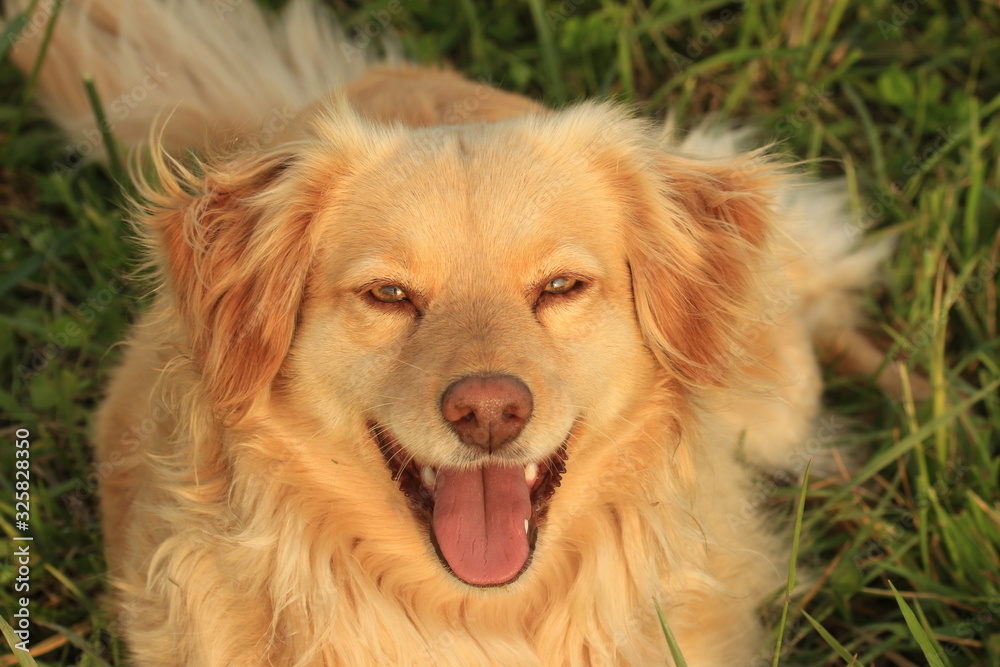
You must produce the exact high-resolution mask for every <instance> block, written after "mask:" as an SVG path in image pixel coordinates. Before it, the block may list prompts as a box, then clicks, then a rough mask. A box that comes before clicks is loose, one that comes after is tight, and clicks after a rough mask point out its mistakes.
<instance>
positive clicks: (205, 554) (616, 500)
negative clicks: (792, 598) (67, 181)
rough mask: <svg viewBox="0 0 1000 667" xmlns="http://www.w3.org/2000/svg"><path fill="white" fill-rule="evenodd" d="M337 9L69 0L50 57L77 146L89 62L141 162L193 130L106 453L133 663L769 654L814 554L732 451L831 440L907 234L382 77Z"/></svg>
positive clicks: (698, 146) (758, 180)
mask: <svg viewBox="0 0 1000 667" xmlns="http://www.w3.org/2000/svg"><path fill="white" fill-rule="evenodd" d="M41 11H44V7H43V8H42V10H41ZM331 25H332V24H331V23H330V22H329V20H328V19H327V17H325V16H322V13H321V12H320V11H319V10H317V9H315V8H312V7H310V6H309V5H307V4H306V3H304V2H294V3H293V4H292V5H291V7H290V8H289V9H288V10H287V12H286V13H285V14H284V15H283V17H282V18H281V19H280V20H278V21H276V22H274V23H273V24H268V23H267V22H266V21H265V19H264V18H263V16H262V15H261V14H260V13H259V11H258V10H257V9H255V8H254V6H253V3H250V2H244V3H242V4H240V3H215V4H212V3H208V2H198V1H196V0H93V1H92V2H90V3H86V4H83V3H81V4H75V3H72V2H71V3H69V4H67V6H66V7H65V8H64V9H63V15H62V16H61V17H60V19H59V23H58V24H57V28H56V30H55V33H54V37H53V41H52V44H51V47H50V49H49V53H48V57H47V60H46V66H45V67H44V68H43V69H42V74H41V78H40V91H41V96H42V100H43V102H44V103H45V104H46V105H47V108H48V109H49V111H50V112H51V114H52V116H53V117H54V118H55V119H56V120H57V121H58V122H59V123H60V124H61V125H62V126H63V127H64V128H65V129H66V130H67V132H68V133H69V136H70V137H71V138H78V137H80V136H92V135H93V133H95V132H96V131H97V130H96V128H95V126H94V121H93V120H92V119H91V114H90V111H89V107H88V103H87V100H86V97H85V96H84V93H83V90H82V88H81V87H80V85H79V73H80V72H81V71H82V70H84V69H87V70H89V71H90V72H92V73H93V75H94V80H95V82H96V84H97V89H98V91H99V92H100V93H101V94H102V96H103V98H104V99H105V103H106V107H107V108H108V109H109V110H112V114H111V115H109V122H110V123H111V124H112V126H113V127H112V128H111V129H112V130H113V131H114V133H115V134H116V135H117V136H118V137H119V139H121V140H122V141H123V142H125V143H126V144H128V145H135V144H138V143H139V142H141V141H142V140H143V139H144V138H145V137H147V136H148V135H149V132H150V128H151V127H153V126H154V125H157V122H156V120H157V117H158V114H163V115H164V117H165V116H170V118H169V120H166V121H165V122H163V123H160V124H159V125H161V126H162V129H161V130H160V132H159V134H158V135H155V137H154V139H155V141H156V142H158V144H159V145H160V146H161V147H163V148H164V151H161V150H154V152H153V162H154V163H155V164H154V166H155V173H154V174H153V175H152V176H150V177H149V179H148V181H145V182H144V183H143V184H141V187H140V190H141V204H139V206H138V211H137V213H136V216H135V225H136V229H138V231H139V233H140V235H141V236H142V237H143V239H144V240H145V242H146V244H147V246H148V251H149V258H150V259H151V261H152V263H153V264H154V265H155V266H156V268H157V269H158V271H159V276H160V279H159V282H158V287H157V295H156V298H155V303H154V304H153V306H152V308H151V310H150V312H147V313H145V314H144V315H143V316H142V318H141V320H140V321H139V322H138V324H137V325H136V326H135V327H134V330H133V332H132V334H131V336H130V337H129V340H128V343H127V346H126V352H125V355H124V356H125V358H124V362H123V363H122V365H121V367H120V368H118V370H117V371H116V372H115V374H114V377H113V381H112V383H111V386H110V388H109V391H108V397H107V400H106V402H105V403H104V405H103V407H102V408H101V410H100V413H99V416H98V420H97V429H96V438H95V440H96V443H97V456H98V459H99V461H100V463H101V465H100V468H99V470H101V471H102V474H103V475H104V479H103V485H102V490H101V507H102V511H103V515H104V531H105V537H106V545H107V556H108V561H109V566H110V575H111V579H112V581H113V583H114V586H115V588H116V595H115V608H116V614H117V618H118V620H119V622H120V625H119V626H118V627H119V629H120V630H121V632H122V633H123V634H124V636H125V638H126V641H127V643H128V646H129V649H130V651H131V655H132V659H133V660H134V662H135V664H138V665H186V666H189V665H225V666H230V665H240V666H241V665H300V666H304V665H333V664H342V665H424V664H426V665H461V666H463V667H467V666H469V665H518V666H522V665H647V664H662V663H663V662H664V661H668V660H669V657H668V656H669V651H668V646H667V643H666V640H665V639H664V636H663V632H662V630H661V628H660V624H659V621H658V619H657V616H656V613H655V607H654V601H656V602H657V603H658V604H659V605H660V606H661V607H662V609H663V610H664V612H665V616H666V619H667V621H668V624H669V627H670V628H671V629H672V630H673V632H674V634H675V635H676V637H677V638H678V642H679V644H680V647H681V649H682V651H683V653H684V654H685V656H686V658H687V662H688V664H690V665H710V666H719V665H734V664H747V663H748V661H749V660H750V659H751V658H752V656H753V654H754V652H755V651H756V650H758V649H759V642H760V640H761V628H760V623H759V622H758V620H757V613H758V608H759V606H760V605H761V604H762V602H763V601H764V600H765V598H766V596H767V595H768V593H770V592H772V591H774V590H775V589H776V588H777V587H778V586H779V585H780V584H781V582H782V581H783V580H784V577H785V572H786V568H787V565H788V563H787V555H786V543H787V541H788V540H787V537H786V536H783V535H779V534H776V531H774V530H773V529H770V528H768V527H767V526H765V525H763V521H762V517H760V516H758V515H757V514H758V512H757V509H756V508H755V507H754V505H753V504H752V503H751V502H750V500H749V489H750V484H751V480H752V479H753V475H752V471H751V469H748V468H747V466H746V462H739V461H738V459H741V458H743V457H745V459H746V460H747V461H749V463H751V464H754V465H755V466H757V467H758V468H764V469H772V470H774V469H778V470H784V471H791V472H792V473H795V474H800V473H801V471H802V470H803V468H804V466H805V462H806V461H807V460H808V459H809V458H812V457H815V456H820V455H822V452H818V451H816V447H815V442H816V439H815V438H813V432H814V424H815V421H816V419H817V413H818V406H819V397H820V394H821V390H822V386H821V377H820V371H819V366H818V362H817V357H816V353H815V352H814V344H815V343H820V344H822V345H824V346H825V347H826V348H827V349H835V350H837V351H838V352H844V351H845V350H846V352H847V357H846V360H847V363H853V364H854V365H855V366H856V367H860V368H872V367H874V366H876V365H877V362H878V361H880V359H879V358H878V355H877V354H876V353H875V352H874V350H873V348H871V347H870V346H869V345H868V344H867V343H866V342H865V341H864V339H863V338H861V337H860V336H859V335H858V334H857V333H855V322H856V320H857V316H856V315H855V307H854V305H853V303H852V300H851V298H850V293H851V292H852V291H853V290H856V289H858V288H864V287H865V286H867V284H868V283H869V282H870V280H871V275H872V273H873V270H874V267H875V265H876V264H877V262H878V261H879V260H880V258H881V256H882V253H883V250H882V249H878V248H869V249H861V250H859V249H856V248H854V246H853V243H852V241H851V238H852V235H851V234H850V233H849V216H847V214H846V213H845V204H844V202H845V201H846V198H845V197H844V196H843V195H842V194H841V193H840V191H839V190H838V189H837V188H836V187H835V186H828V185H819V184H806V183H803V182H801V181H798V180H796V179H794V178H793V177H792V176H790V175H789V174H788V173H787V171H788V170H787V169H783V168H782V167H781V166H780V165H779V164H777V163H776V162H775V161H773V160H770V159H768V158H767V157H766V156H765V155H763V154H761V153H751V154H739V153H738V151H737V146H736V136H735V135H734V134H732V133H728V134H727V133H712V132H696V133H694V134H692V135H690V136H689V137H687V138H686V139H685V140H684V141H682V142H677V141H674V140H673V138H672V137H671V136H670V134H669V133H663V132H660V131H658V130H657V129H656V128H654V127H653V126H651V125H650V124H649V123H647V122H645V121H642V120H637V119H636V118H634V117H632V116H631V115H630V114H629V113H627V112H626V111H623V110H622V109H620V108H617V107H615V106H613V105H610V104H599V103H585V104H580V105H578V106H574V107H572V108H568V109H565V110H560V111H550V110H546V109H544V108H543V107H541V106H540V105H538V104H536V103H534V102H532V101H529V100H526V99H524V98H521V97H518V96H515V95H511V94H508V93H503V92H500V91H499V90H496V89H494V88H491V87H489V86H485V85H482V84H478V83H473V82H469V81H466V80H463V79H462V78H461V77H459V76H458V75H456V74H453V73H448V72H443V71H436V70H429V69H420V68H413V67H406V66H399V67H392V66H380V67H367V66H366V65H365V63H364V62H362V59H361V58H360V57H358V56H357V55H356V54H355V53H354V51H352V50H351V49H349V48H343V47H345V46H350V45H349V44H348V42H346V41H345V39H344V38H343V36H341V35H339V34H338V33H337V32H336V30H335V29H334V28H332V27H330V26H331ZM29 37H30V36H26V37H25V39H24V40H23V41H22V43H21V44H19V45H18V47H16V48H15V56H16V57H17V58H18V60H19V62H20V63H22V64H23V65H24V66H25V67H30V64H31V63H32V62H33V58H34V56H35V54H36V53H37V42H38V40H37V39H30V38H29ZM327 89H330V90H333V91H334V92H333V93H331V94H329V95H327V96H325V97H324V91H325V90H327ZM185 148H193V149H196V150H199V151H201V152H202V155H203V157H202V158H201V159H200V160H199V161H198V162H197V164H194V165H188V166H185V165H184V164H182V163H181V162H179V161H177V160H176V159H174V158H173V157H168V156H167V153H172V154H174V155H179V154H181V151H182V150H183V149H185ZM886 382H889V381H888V380H886Z"/></svg>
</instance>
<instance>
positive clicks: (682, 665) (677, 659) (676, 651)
mask: <svg viewBox="0 0 1000 667" xmlns="http://www.w3.org/2000/svg"><path fill="white" fill-rule="evenodd" d="M653 606H654V607H656V615H657V616H659V617H660V627H661V628H663V636H664V637H666V638H667V646H669V647H670V657H672V658H673V659H674V664H675V665H677V667H687V662H686V661H685V660H684V656H683V655H682V654H681V647H680V646H678V645H677V639H675V638H674V633H672V632H671V631H670V627H669V626H668V625H667V619H666V618H665V617H664V616H663V610H662V609H660V603H659V602H657V601H656V598H653Z"/></svg>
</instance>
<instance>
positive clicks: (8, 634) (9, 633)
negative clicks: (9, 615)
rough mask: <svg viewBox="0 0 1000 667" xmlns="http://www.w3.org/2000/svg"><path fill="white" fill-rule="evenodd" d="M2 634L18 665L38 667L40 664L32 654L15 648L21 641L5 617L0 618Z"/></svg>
mask: <svg viewBox="0 0 1000 667" xmlns="http://www.w3.org/2000/svg"><path fill="white" fill-rule="evenodd" d="M0 632H2V633H3V638H4V639H6V640H7V645H8V646H10V650H11V651H12V652H13V653H14V657H15V658H16V659H17V664H19V665H21V667H38V663H37V662H35V659H34V658H32V657H31V654H30V653H28V652H27V651H21V650H18V649H16V648H14V646H16V645H17V643H18V641H20V640H19V638H18V636H17V635H15V634H14V628H12V627H10V623H8V622H7V619H5V618H4V617H3V616H0Z"/></svg>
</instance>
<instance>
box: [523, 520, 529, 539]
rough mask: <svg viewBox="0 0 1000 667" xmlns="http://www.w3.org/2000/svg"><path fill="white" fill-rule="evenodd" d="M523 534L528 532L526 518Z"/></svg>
mask: <svg viewBox="0 0 1000 667" xmlns="http://www.w3.org/2000/svg"><path fill="white" fill-rule="evenodd" d="M524 534H525V535H527V534H528V520H527V519H525V520H524Z"/></svg>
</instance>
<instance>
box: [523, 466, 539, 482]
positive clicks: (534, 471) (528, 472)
mask: <svg viewBox="0 0 1000 667" xmlns="http://www.w3.org/2000/svg"><path fill="white" fill-rule="evenodd" d="M537 477H538V464H537V463H529V464H528V465H526V466H524V481H526V482H527V483H528V484H532V483H533V482H534V481H535V479H536V478H537Z"/></svg>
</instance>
